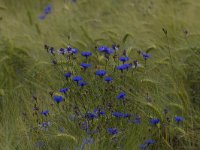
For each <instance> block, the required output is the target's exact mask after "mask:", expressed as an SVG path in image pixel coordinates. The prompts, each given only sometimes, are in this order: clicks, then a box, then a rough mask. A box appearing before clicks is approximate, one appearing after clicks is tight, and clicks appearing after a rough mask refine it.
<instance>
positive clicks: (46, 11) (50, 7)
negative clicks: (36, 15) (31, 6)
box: [44, 4, 52, 15]
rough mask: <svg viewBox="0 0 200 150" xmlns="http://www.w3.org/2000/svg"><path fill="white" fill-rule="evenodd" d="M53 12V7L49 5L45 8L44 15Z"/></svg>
mask: <svg viewBox="0 0 200 150" xmlns="http://www.w3.org/2000/svg"><path fill="white" fill-rule="evenodd" d="M51 11H52V5H51V4H48V5H47V6H46V7H45V8H44V14H46V15H47V14H49V13H51Z"/></svg>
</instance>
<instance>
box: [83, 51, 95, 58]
mask: <svg viewBox="0 0 200 150" xmlns="http://www.w3.org/2000/svg"><path fill="white" fill-rule="evenodd" d="M81 55H82V56H84V57H86V58H88V57H89V56H92V53H91V52H82V53H81Z"/></svg>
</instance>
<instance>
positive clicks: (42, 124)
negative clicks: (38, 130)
mask: <svg viewBox="0 0 200 150" xmlns="http://www.w3.org/2000/svg"><path fill="white" fill-rule="evenodd" d="M50 125H51V123H50V122H49V121H48V122H42V123H41V124H39V127H43V128H47V127H49V126H50Z"/></svg>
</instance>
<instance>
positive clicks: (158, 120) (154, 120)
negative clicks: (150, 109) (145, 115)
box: [149, 118, 160, 125]
mask: <svg viewBox="0 0 200 150" xmlns="http://www.w3.org/2000/svg"><path fill="white" fill-rule="evenodd" d="M159 122H160V119H158V118H152V119H150V121H149V123H150V124H152V125H157V124H158V123H159Z"/></svg>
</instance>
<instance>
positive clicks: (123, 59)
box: [119, 56, 129, 63]
mask: <svg viewBox="0 0 200 150" xmlns="http://www.w3.org/2000/svg"><path fill="white" fill-rule="evenodd" d="M119 60H120V61H122V62H123V63H125V62H126V61H128V60H129V58H128V57H125V56H121V57H119Z"/></svg>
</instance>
